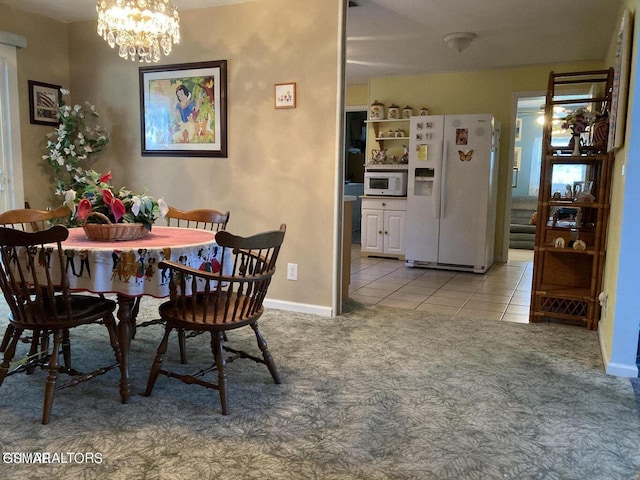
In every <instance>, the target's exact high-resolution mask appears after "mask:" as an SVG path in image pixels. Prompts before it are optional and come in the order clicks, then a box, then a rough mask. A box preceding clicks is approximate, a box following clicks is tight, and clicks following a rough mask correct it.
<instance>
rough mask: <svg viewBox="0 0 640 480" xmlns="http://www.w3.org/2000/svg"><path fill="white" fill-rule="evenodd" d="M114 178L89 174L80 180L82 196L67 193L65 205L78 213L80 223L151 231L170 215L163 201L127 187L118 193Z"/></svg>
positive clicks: (88, 171)
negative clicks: (158, 220) (129, 225)
mask: <svg viewBox="0 0 640 480" xmlns="http://www.w3.org/2000/svg"><path fill="white" fill-rule="evenodd" d="M111 178H112V176H111V172H108V173H105V174H102V175H101V174H99V173H98V172H96V171H94V170H87V171H86V176H85V177H84V178H82V179H78V183H79V181H80V180H82V184H83V189H82V191H81V192H80V194H79V195H78V192H77V191H75V190H67V191H66V192H65V204H66V205H67V206H68V207H69V208H70V209H71V210H72V211H74V212H75V216H76V217H77V220H78V222H79V223H81V224H82V223H85V224H86V223H140V224H143V225H144V226H145V228H146V229H147V230H151V226H152V225H153V222H154V221H155V219H156V218H157V217H164V216H165V215H166V214H167V211H168V209H169V208H168V206H167V204H166V203H165V201H164V200H163V199H162V198H160V199H159V200H155V199H154V198H153V197H151V196H149V195H148V194H146V193H142V194H135V193H132V192H131V191H129V190H127V189H126V188H125V187H122V188H121V189H120V190H118V191H115V189H114V188H113V186H112V185H111V183H110V182H111ZM91 214H98V215H91Z"/></svg>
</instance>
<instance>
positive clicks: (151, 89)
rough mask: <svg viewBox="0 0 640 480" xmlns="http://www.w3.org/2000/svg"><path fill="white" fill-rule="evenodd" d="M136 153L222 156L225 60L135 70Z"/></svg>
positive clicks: (224, 139)
mask: <svg viewBox="0 0 640 480" xmlns="http://www.w3.org/2000/svg"><path fill="white" fill-rule="evenodd" d="M139 77H140V113H141V115H140V130H141V137H142V155H143V156H155V157H168V156H174V157H226V156H227V61H226V60H215V61H209V62H197V63H183V64H178V65H161V66H153V67H140V72H139Z"/></svg>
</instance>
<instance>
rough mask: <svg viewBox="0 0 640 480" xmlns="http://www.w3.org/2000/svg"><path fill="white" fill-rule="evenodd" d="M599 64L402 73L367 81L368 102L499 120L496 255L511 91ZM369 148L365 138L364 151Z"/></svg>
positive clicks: (538, 87) (542, 87)
mask: <svg viewBox="0 0 640 480" xmlns="http://www.w3.org/2000/svg"><path fill="white" fill-rule="evenodd" d="M602 65H603V64H602V63H601V62H584V63H570V64H553V65H542V66H532V67H522V68H504V69H502V68H501V69H491V70H478V71H471V72H449V73H435V74H423V75H411V76H403V77H390V76H385V77H378V78H371V79H370V80H369V100H368V101H367V104H370V103H373V101H374V100H379V101H380V102H382V103H384V104H385V105H387V106H388V105H390V104H391V103H395V104H396V105H399V106H400V107H403V106H404V105H410V106H412V107H413V108H414V110H417V109H419V108H421V107H427V108H429V110H430V113H431V114H432V115H443V114H448V115H458V114H465V113H491V114H493V115H494V116H495V117H496V119H497V120H498V121H499V122H501V124H502V141H501V145H500V157H499V180H498V209H497V221H496V229H497V231H496V244H495V251H496V255H499V252H501V250H502V248H503V243H504V242H503V238H504V234H503V231H502V229H503V228H504V215H505V204H506V202H507V198H506V193H505V192H506V190H507V188H506V186H509V191H510V190H511V188H510V186H511V170H510V169H509V168H508V165H509V139H510V138H511V135H512V134H513V132H512V128H511V115H512V111H511V109H512V101H513V94H514V93H516V92H532V91H546V89H547V82H548V77H549V72H550V71H557V72H563V71H564V72H568V71H579V70H590V69H596V68H603V67H602ZM372 148H377V147H373V146H372V144H371V142H370V141H367V151H370V150H371V149H372Z"/></svg>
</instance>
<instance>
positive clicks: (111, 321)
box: [103, 314, 122, 365]
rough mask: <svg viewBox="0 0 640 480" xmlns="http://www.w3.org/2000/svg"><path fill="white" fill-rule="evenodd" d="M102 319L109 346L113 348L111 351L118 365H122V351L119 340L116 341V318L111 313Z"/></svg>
mask: <svg viewBox="0 0 640 480" xmlns="http://www.w3.org/2000/svg"><path fill="white" fill-rule="evenodd" d="M103 321H104V325H105V326H106V327H107V331H108V332H109V343H110V344H111V348H112V349H113V353H114V355H115V357H116V362H118V365H122V352H121V351H120V342H118V332H117V331H116V320H115V318H114V317H113V315H112V314H110V315H107V316H106V317H104V319H103Z"/></svg>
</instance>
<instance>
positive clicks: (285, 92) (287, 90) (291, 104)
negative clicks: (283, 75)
mask: <svg viewBox="0 0 640 480" xmlns="http://www.w3.org/2000/svg"><path fill="white" fill-rule="evenodd" d="M274 89H275V106H276V108H296V84H295V83H276V84H275V85H274Z"/></svg>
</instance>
